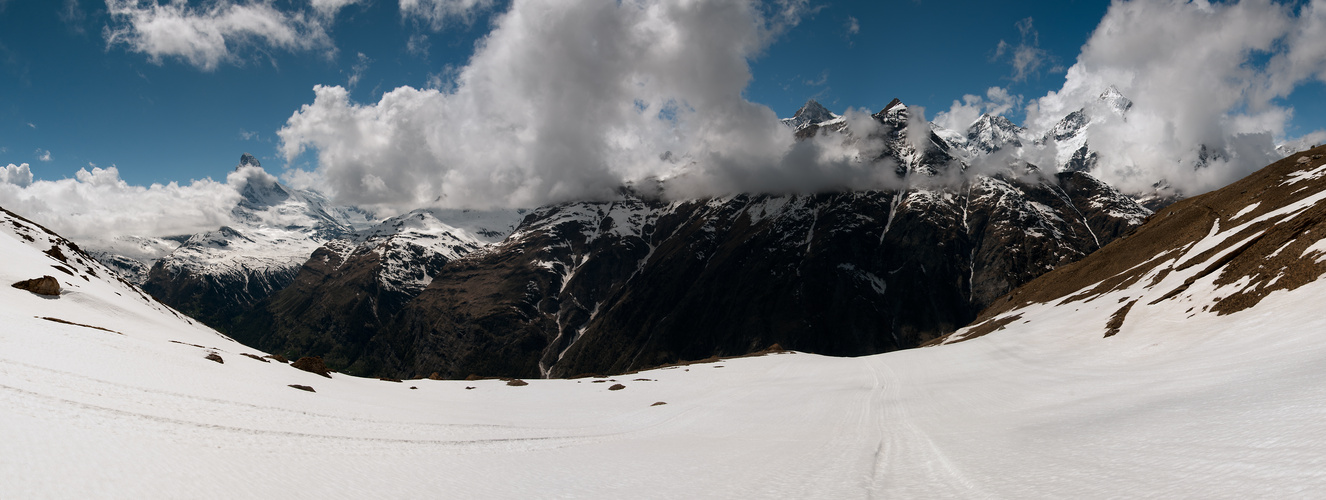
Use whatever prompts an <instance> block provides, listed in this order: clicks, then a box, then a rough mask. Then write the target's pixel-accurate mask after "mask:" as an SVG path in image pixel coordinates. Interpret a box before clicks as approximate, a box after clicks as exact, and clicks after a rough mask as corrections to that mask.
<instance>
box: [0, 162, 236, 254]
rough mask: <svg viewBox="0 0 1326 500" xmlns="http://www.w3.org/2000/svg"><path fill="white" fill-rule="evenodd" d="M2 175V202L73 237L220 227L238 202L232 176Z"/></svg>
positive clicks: (99, 171) (12, 171) (108, 171)
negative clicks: (152, 180) (140, 181)
mask: <svg viewBox="0 0 1326 500" xmlns="http://www.w3.org/2000/svg"><path fill="white" fill-rule="evenodd" d="M3 172H4V173H3V174H2V175H0V181H3V182H0V206H4V207H5V208H6V209H9V210H11V211H13V212H15V213H18V214H21V215H23V216H24V217H28V218H30V219H32V220H35V221H37V222H40V223H42V224H44V225H46V226H47V227H49V228H51V229H52V230H54V231H56V232H58V233H60V234H61V235H63V236H65V237H67V238H71V239H73V240H75V241H89V240H95V239H102V238H111V237H114V236H123V235H136V236H170V235H179V234H191V233H196V232H200V231H205V230H212V229H216V228H217V227H219V226H221V225H223V224H225V223H226V222H227V221H229V220H230V210H231V209H232V208H234V207H235V204H236V203H238V202H239V197H240V195H239V191H238V190H237V188H236V187H235V186H232V185H231V184H234V183H235V182H237V181H236V180H234V179H232V180H230V181H229V183H220V182H216V181H213V180H210V179H204V180H198V181H193V182H191V183H189V184H187V185H181V184H178V183H175V182H172V183H170V184H152V185H151V186H146V187H144V186H134V185H130V184H129V183H127V182H125V181H124V180H123V179H120V173H119V170H118V169H116V168H115V167H107V168H92V169H91V170H88V169H79V171H78V172H77V173H75V175H74V178H72V179H60V180H56V181H47V180H33V178H32V173H31V171H30V170H29V168H28V166H27V165H26V164H24V165H19V166H18V167H14V166H13V165H10V166H8V167H5V169H4V170H3Z"/></svg>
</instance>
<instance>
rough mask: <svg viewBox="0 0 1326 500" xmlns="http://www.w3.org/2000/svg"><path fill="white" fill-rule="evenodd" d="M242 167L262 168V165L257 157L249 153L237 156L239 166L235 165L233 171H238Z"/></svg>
mask: <svg viewBox="0 0 1326 500" xmlns="http://www.w3.org/2000/svg"><path fill="white" fill-rule="evenodd" d="M243 167H258V168H262V163H261V162H259V161H258V158H257V157H255V156H253V155H251V154H249V153H244V154H242V155H239V165H235V170H239V169H241V168H243Z"/></svg>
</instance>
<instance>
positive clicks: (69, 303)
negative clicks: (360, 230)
mask: <svg viewBox="0 0 1326 500" xmlns="http://www.w3.org/2000/svg"><path fill="white" fill-rule="evenodd" d="M1069 175H1071V176H1076V175H1080V173H1069ZM1070 178H1072V177H1070ZM1046 189H1048V187H1047V188H1046ZM905 194H907V196H906V198H911V197H913V196H916V197H918V198H920V197H930V196H940V195H942V194H943V193H939V192H937V191H936V192H930V193H929V194H925V195H921V194H916V193H905ZM853 195H855V193H837V194H825V195H818V196H824V197H833V196H853ZM732 199H736V197H733V198H732ZM798 199H799V198H798ZM725 200H726V199H725ZM725 200H718V201H712V200H709V201H703V202H701V201H695V202H690V203H693V204H696V205H700V206H702V207H709V208H710V209H713V210H721V209H723V207H725V206H728V205H727V203H728V202H729V201H725ZM752 200H754V198H752ZM768 200H781V198H777V197H769V198H768V199H766V200H765V201H768ZM786 201H787V202H788V203H792V202H794V201H796V200H792V199H790V198H789V199H787V200H786ZM1324 201H1326V147H1319V148H1315V149H1312V150H1309V151H1306V152H1301V153H1295V154H1293V155H1291V156H1289V157H1287V158H1285V159H1284V160H1282V161H1279V162H1277V163H1275V164H1272V165H1270V166H1268V167H1267V168H1265V169H1262V170H1260V171H1258V172H1256V173H1254V174H1252V175H1251V176H1249V177H1247V178H1245V179H1243V180H1241V181H1238V182H1236V183H1234V184H1232V185H1230V186H1227V187H1225V188H1222V189H1220V190H1217V191H1214V192H1211V193H1207V194H1203V195H1200V196H1194V197H1191V198H1188V199H1185V200H1181V201H1179V202H1176V203H1174V204H1172V205H1169V206H1166V207H1165V208H1163V209H1162V210H1160V211H1159V212H1156V213H1155V214H1153V215H1152V216H1151V217H1150V218H1149V219H1148V220H1146V221H1145V222H1144V223H1143V224H1141V225H1140V226H1139V227H1137V228H1136V229H1135V230H1133V231H1130V232H1129V233H1128V234H1127V235H1125V236H1122V237H1119V238H1115V239H1114V240H1113V241H1112V242H1110V243H1108V244H1105V245H1104V246H1103V247H1102V248H1100V249H1098V250H1096V251H1094V252H1092V253H1090V254H1089V255H1086V256H1084V257H1082V258H1080V259H1077V260H1076V261H1075V262H1072V263H1066V264H1061V265H1057V266H1055V269H1053V270H1050V271H1048V272H1045V273H1044V274H1043V275H1041V276H1040V277H1039V278H1036V279H1032V280H1031V281H1029V282H1028V283H1027V284H1025V285H1023V286H1021V287H1017V288H1015V289H1013V290H1012V291H1011V292H1010V293H1007V294H1004V295H1002V296H1001V297H997V298H994V299H993V300H992V301H991V305H990V306H989V307H988V308H986V309H985V310H984V311H983V312H981V313H979V315H978V316H977V318H976V320H975V321H974V322H973V323H972V324H970V325H967V326H964V327H962V328H959V329H957V330H956V331H955V332H953V333H951V334H949V335H946V336H943V337H938V338H936V339H933V342H930V346H929V347H922V348H917V349H907V350H903V351H897V352H889V353H884V354H878V355H871V356H862V357H850V358H843V357H829V356H819V355H814V354H809V353H804V352H795V351H792V352H786V351H780V350H777V349H774V350H769V351H768V352H766V353H765V355H762V356H749V357H742V358H723V359H720V358H712V359H708V360H700V361H699V362H692V363H683V364H677V365H672V366H666V367H660V368H658V369H653V370H646V371H640V372H637V373H631V374H620V375H615V376H610V377H586V378H577V379H569V378H568V379H554V380H533V379H531V380H529V381H526V380H522V379H517V378H510V377H508V378H506V379H496V378H493V379H480V380H428V379H411V380H400V379H392V378H384V379H373V378H360V377H355V376H349V375H346V374H342V373H334V372H331V373H328V372H323V371H322V370H319V369H318V368H320V367H318V366H317V364H316V363H315V362H313V361H311V360H299V361H297V362H295V363H288V362H286V361H284V360H282V359H281V358H280V357H279V356H276V355H268V353H265V352H262V351H261V350H258V349H255V348H253V347H251V346H246V345H244V344H241V343H239V342H236V341H235V340H233V339H231V338H229V337H227V336H226V335H224V334H222V333H220V332H217V331H216V330H213V329H211V328H209V327H207V326H204V325H202V324H199V323H198V322H196V321H193V320H192V319H191V318H189V317H188V316H186V315H183V314H181V313H179V312H178V311H175V310H174V309H172V308H170V307H168V306H166V305H164V304H162V303H160V302H159V301H157V300H156V299H154V298H152V297H151V296H150V295H148V294H146V293H145V292H143V291H142V289H141V288H139V287H138V286H136V285H134V284H132V283H130V282H128V281H127V280H124V279H122V278H121V277H120V276H119V275H118V273H117V272H116V271H114V270H113V269H110V268H109V267H107V266H104V265H102V264H101V263H99V262H97V261H96V260H94V259H93V258H92V257H91V256H90V255H89V254H88V253H87V252H84V251H83V250H82V249H81V248H80V247H79V245H77V244H75V243H73V242H70V241H68V240H66V239H64V238H62V237H60V236H59V235H58V234H56V233H54V232H52V231H49V230H47V229H46V228H44V227H42V226H40V225H39V224H36V223H34V222H32V221H29V220H27V219H25V218H23V217H22V216H21V215H19V214H14V213H11V212H9V211H6V210H0V256H3V257H4V258H3V259H0V282H3V284H7V285H10V286H3V287H0V303H3V304H4V307H0V324H4V325H5V327H3V328H0V346H3V349H0V402H3V404H0V422H4V425H0V456H2V457H6V458H8V460H0V478H3V481H0V496H4V497H10V496H15V497H24V496H30V495H31V494H32V493H33V492H37V494H50V495H51V496H59V497H65V496H68V497H83V496H112V497H121V496H123V497H130V496H132V497H141V496H175V495H178V494H181V493H183V494H187V495H190V496H241V495H242V496H255V495H256V496H263V495H271V494H272V492H283V493H281V494H283V495H294V496H310V497H326V496H340V495H347V494H351V495H360V494H369V495H378V496H400V497H417V496H429V495H436V493H437V492H439V491H445V492H447V494H448V495H456V496H500V497H514V496H530V495H533V496H539V495H540V494H544V493H549V492H552V493H553V494H557V493H562V492H573V493H574V494H575V495H576V496H582V497H592V498H620V497H623V496H629V497H647V496H666V497H683V498H694V497H733V496H748V495H750V494H751V492H759V494H768V495H771V496H792V497H829V498H843V497H863V496H866V497H875V496H880V497H908V498H940V497H942V498H949V497H993V498H1093V497H1103V496H1122V497H1156V496H1159V497H1200V498H1224V497H1228V498H1293V497H1309V498H1310V497H1317V496H1320V494H1321V493H1322V492H1326V476H1324V475H1323V474H1322V471H1321V467H1320V464H1321V463H1323V462H1324V461H1326V451H1323V450H1326V438H1324V436H1326V420H1323V419H1322V418H1321V416H1322V415H1323V414H1326V396H1323V393H1322V391H1321V390H1320V387H1321V386H1322V385H1323V384H1326V371H1323V370H1322V369H1321V366H1322V361H1323V360H1326V337H1323V336H1322V335H1321V334H1320V333H1321V332H1322V331H1326V317H1323V316H1322V315H1321V314H1320V312H1319V310H1318V308H1319V307H1320V304H1321V303H1322V301H1323V300H1324V299H1326V280H1322V279H1321V277H1322V275H1323V274H1326V212H1324V210H1326V209H1324V208H1323V207H1324V206H1326V205H1323V202H1324ZM640 203H642V204H647V203H652V202H646V201H642V202H640ZM905 203H907V199H903V200H902V201H900V204H905ZM640 206H641V205H636V204H624V205H622V206H620V207H618V206H606V205H604V206H596V207H595V208H599V209H602V210H601V211H594V212H589V211H577V212H571V211H569V209H567V208H566V207H561V208H559V207H543V208H540V209H537V210H535V211H532V212H530V213H528V214H525V219H522V222H521V226H522V227H527V228H529V229H528V230H526V229H517V230H516V231H515V232H514V233H513V234H512V235H510V236H508V237H507V238H505V239H501V241H502V242H500V243H496V244H490V245H489V246H486V247H483V248H481V249H479V250H476V251H474V252H470V253H469V254H466V255H464V256H459V257H458V258H455V259H452V260H449V261H448V263H446V264H444V265H443V266H442V269H441V270H440V271H439V272H438V274H437V275H435V276H434V278H433V280H432V281H431V282H430V283H429V284H428V285H427V286H425V287H424V290H423V292H421V294H420V295H419V297H425V296H428V295H431V294H435V293H449V292H445V291H444V289H447V288H452V287H453V285H442V284H441V280H450V281H451V282H457V281H459V279H458V278H454V277H453V278H448V276H452V275H453V274H459V273H461V272H472V273H473V274H472V275H473V276H476V277H478V276H485V275H486V276H493V274H491V273H490V272H488V271H485V269H487V267H486V264H484V262H487V261H485V260H483V259H478V258H479V257H484V258H496V257H489V256H491V255H503V254H505V255H507V256H510V258H509V259H507V260H505V261H503V262H508V263H510V264H509V265H508V267H507V268H506V269H508V270H510V271H511V272H513V273H522V272H524V271H522V270H521V269H522V267H521V265H520V263H521V262H524V260H522V259H523V257H521V256H523V255H527V254H529V251H518V250H516V249H515V248H514V246H515V245H516V243H515V242H517V241H523V242H525V245H526V246H533V245H544V244H546V243H549V242H550V241H549V240H544V239H540V236H537V235H536V234H537V233H536V231H535V229H534V228H535V226H536V225H535V224H532V223H531V224H526V223H525V222H526V221H528V220H531V219H533V220H544V221H548V222H551V221H555V220H561V221H562V224H560V226H562V227H565V229H566V230H567V231H577V232H580V235H581V236H585V237H586V238H587V239H588V235H586V234H585V233H583V231H581V230H582V229H583V227H582V226H580V225H577V224H565V223H567V222H575V221H581V220H591V221H593V220H597V221H599V225H598V226H597V227H598V228H602V230H601V231H600V232H598V233H595V234H596V235H597V236H596V237H595V238H593V239H592V241H591V242H590V243H589V245H588V246H589V247H594V246H595V245H597V242H616V241H621V240H622V239H625V238H628V237H630V236H631V235H632V234H634V233H629V232H626V231H624V230H623V232H622V233H621V238H613V239H604V235H605V234H607V233H610V232H614V231H615V228H617V227H618V226H616V225H615V224H606V223H605V222H604V221H607V220H608V219H609V218H611V219H612V220H613V221H616V220H618V219H619V218H620V219H621V220H623V221H625V222H623V223H622V225H623V226H624V227H633V224H636V223H635V222H630V221H631V220H632V216H633V214H638V213H641V211H638V210H637V208H639V207H640ZM644 206H646V207H647V205H644ZM558 210H563V211H561V212H559V211H558ZM640 210H644V209H643V208H641V209H640ZM682 210H683V209H682V208H680V207H679V208H676V209H674V211H673V212H669V213H678V212H681V213H686V214H689V213H693V212H682ZM692 210H696V211H702V210H703V208H700V207H696V208H694V209H692ZM745 213H747V214H749V213H750V212H745ZM559 214H560V215H559ZM416 215H418V214H416ZM435 215H436V214H435ZM443 215H444V216H445V215H446V214H443ZM666 217H667V214H665V215H664V216H662V217H660V218H658V219H656V220H654V222H653V223H652V224H653V227H655V228H656V229H655V231H665V230H664V229H662V228H663V227H664V225H665V224H666V223H665V222H664V220H665V218H666ZM416 220H417V221H419V222H414V221H416ZM687 220H690V219H687ZM705 220H721V219H714V218H706V219H705ZM816 220H823V219H822V218H820V219H816ZM395 223H400V225H401V228H405V227H411V226H412V227H413V229H411V230H412V231H416V232H418V233H419V234H423V233H429V232H430V229H429V228H440V226H437V225H435V224H434V223H432V222H431V221H430V220H429V218H428V216H427V215H425V216H424V217H423V218H417V217H416V216H415V215H412V216H407V217H405V218H404V219H397V220H396V222H395ZM395 223H393V224H395ZM897 223H898V221H897V220H895V224H897ZM639 224H640V225H641V227H644V226H645V225H646V223H645V222H643V221H642V222H640V223H639ZM475 225H478V226H486V225H487V223H486V222H485V223H476V224H475ZM682 225H683V226H684V224H682ZM757 225H758V224H757ZM558 226H559V224H553V225H552V227H558ZM816 226H817V227H818V224H816ZM886 226H887V222H886ZM449 227H452V228H456V229H459V230H466V231H468V229H465V227H466V226H464V225H463V224H461V225H449ZM469 227H474V226H469ZM539 227H543V226H539ZM897 227H901V226H895V227H889V233H890V234H892V233H893V231H895V230H896V229H897ZM1047 229H1048V228H1047ZM701 232H705V231H701ZM716 232H717V231H716ZM816 232H817V233H818V232H819V231H818V230H817V231H816ZM1024 232H1029V231H1024ZM384 234H385V233H384ZM431 234H441V233H439V232H436V231H433V232H432V233H431ZM473 234H478V235H479V236H480V237H486V236H483V235H482V234H481V233H477V232H476V233H473ZM650 234H653V233H652V232H651V233H650ZM665 234H674V233H673V232H671V230H667V231H665ZM793 234H794V235H795V233H793ZM554 236H556V234H554ZM563 236H565V235H563ZM715 237H717V236H715ZM490 238H491V239H498V238H499V237H497V236H492V237H490ZM368 239H371V237H370V238H366V239H365V240H364V241H367V240H368ZM642 239H643V238H642ZM815 240H816V239H815V238H812V244H811V245H810V246H809V248H808V250H809V252H810V253H811V254H814V253H815V252H816V250H815V243H814V242H815ZM572 241H579V240H575V239H573V240H572ZM665 241H667V240H666V239H665ZM507 242H510V243H509V244H508V243H507ZM828 242H829V240H820V241H819V243H820V244H828ZM504 244H505V245H507V246H508V248H502V245H504ZM948 244H949V243H946V245H948ZM356 248H357V247H356ZM774 248H776V249H777V248H780V247H776V246H775V247H774ZM796 248H800V249H802V250H803V251H805V250H806V249H807V247H796ZM844 248H846V247H844ZM867 250H871V251H874V249H870V248H867ZM344 251H345V252H348V253H339V254H336V255H351V256H353V255H354V251H350V250H344ZM530 251H534V252H535V254H537V255H545V254H543V253H540V252H548V254H549V255H551V254H555V253H556V252H559V251H561V250H558V249H555V248H554V249H548V250H537V251H535V249H532V250H530ZM651 251H652V253H654V254H655V255H663V254H666V253H668V252H667V251H665V249H664V248H663V247H661V246H660V247H656V248H651ZM522 252H523V253H522ZM612 254H613V253H608V254H603V255H605V256H606V255H612ZM553 256H554V257H555V255H553ZM327 257H328V259H331V257H332V256H331V255H328V256H327ZM714 258H715V259H718V258H719V257H718V256H717V254H715V257H714ZM539 259H543V257H539ZM347 260H354V258H353V257H351V258H349V259H347ZM471 260H474V261H475V263H474V264H473V265H466V267H463V268H458V269H456V270H455V271H453V270H452V268H453V267H455V266H460V265H461V264H465V263H467V262H470V261H471ZM645 260H646V262H650V261H652V259H645ZM664 260H666V259H664ZM776 261H780V262H781V261H782V260H781V259H776ZM813 261H814V260H813V259H811V260H810V261H807V262H813ZM835 261H836V259H835V260H828V261H827V262H835ZM538 262H548V264H546V266H544V267H552V268H556V267H557V265H558V263H559V262H550V261H546V260H539V261H538ZM594 262H595V261H593V260H586V261H585V262H584V266H582V267H580V268H579V269H578V270H576V273H575V275H574V276H572V279H571V280H568V283H571V282H575V281H576V280H575V277H577V276H581V275H582V274H586V273H591V274H592V273H593V272H595V271H593V269H595V268H598V269H603V268H606V267H611V266H604V265H601V264H594ZM627 262H628V263H635V262H639V261H638V260H637V261H634V262H632V261H629V260H628V261H627ZM662 262H663V260H660V261H659V263H660V264H661V263H662ZM709 265H710V266H712V265H713V264H712V262H711V263H710V264H709ZM572 270H574V269H572ZM552 271H555V269H553V270H552ZM872 273H873V271H872ZM388 274H390V273H388ZM860 276H861V277H863V278H865V279H867V280H868V279H869V275H865V274H861V275H860ZM877 277H881V278H883V279H884V280H887V279H889V278H888V277H885V276H877ZM415 282H416V283H417V281H415ZM491 283H492V284H493V286H494V287H501V286H504V285H505V284H507V283H509V282H508V281H504V280H497V281H492V282H491ZM697 283H698V282H697ZM11 284H12V285H11ZM701 284H702V283H701ZM701 284H697V285H696V286H695V287H694V288H697V289H702V288H704V287H703V286H701ZM895 286H901V285H895V284H894V282H892V281H885V283H884V287H885V290H888V289H892V288H894V287H895ZM622 288H623V289H634V290H642V289H641V288H636V287H633V286H623V287H622ZM577 293H578V292H577ZM585 293H589V292H585ZM569 296H570V297H577V298H580V297H588V296H589V295H577V294H576V293H572V294H570V295H569ZM471 297H477V295H471ZM577 300H578V299H577ZM602 314H604V313H602V312H600V315H602ZM593 323H594V321H590V324H593ZM471 331H477V330H471ZM586 340H589V338H588V337H586V338H582V339H581V341H580V342H585V341H586ZM572 347H574V345H573V346H572ZM568 356H570V354H568ZM564 359H566V358H564ZM297 367H302V368H297ZM554 369H556V366H554ZM314 371H317V372H319V373H314ZM200 471H202V472H200Z"/></svg>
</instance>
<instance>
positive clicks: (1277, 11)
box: [1026, 0, 1326, 194]
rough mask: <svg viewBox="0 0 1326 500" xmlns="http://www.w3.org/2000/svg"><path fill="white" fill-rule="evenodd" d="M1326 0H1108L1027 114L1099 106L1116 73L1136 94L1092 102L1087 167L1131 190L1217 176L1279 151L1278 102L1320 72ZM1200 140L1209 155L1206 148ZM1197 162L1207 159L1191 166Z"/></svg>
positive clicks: (1030, 120)
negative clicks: (1122, 110)
mask: <svg viewBox="0 0 1326 500" xmlns="http://www.w3.org/2000/svg"><path fill="white" fill-rule="evenodd" d="M1323 40H1326V1H1324V0H1312V1H1310V2H1307V3H1303V4H1301V5H1300V6H1299V7H1297V8H1295V7H1293V6H1292V5H1290V4H1282V3H1276V2H1272V1H1270V0H1242V1H1239V2H1229V3H1208V2H1206V1H1201V0H1197V1H1184V0H1137V1H1129V2H1125V1H1119V0H1116V1H1115V2H1114V3H1112V4H1111V6H1110V8H1109V10H1108V12H1107V13H1106V15H1105V17H1104V19H1102V20H1101V23H1100V25H1099V26H1098V27H1097V28H1096V30H1095V32H1093V33H1092V35H1091V38H1090V39H1089V40H1088V41H1087V43H1086V45H1085V46H1083V48H1082V52H1081V54H1080V55H1079V56H1078V58H1077V61H1076V64H1074V65H1073V66H1072V67H1071V68H1069V69H1068V73H1067V76H1066V81H1065V83H1064V85H1063V87H1062V88H1061V89H1060V90H1058V91H1055V92H1050V93H1049V94H1047V95H1046V96H1044V97H1041V98H1039V99H1035V100H1033V101H1032V102H1030V103H1029V105H1028V107H1027V114H1026V117H1027V118H1026V125H1027V126H1028V127H1029V128H1030V129H1031V130H1032V131H1033V132H1036V133H1041V132H1043V131H1045V130H1048V129H1049V128H1050V127H1052V126H1054V124H1055V123H1056V122H1057V121H1058V120H1060V119H1061V118H1062V117H1063V116H1064V115H1066V114H1068V113H1070V112H1072V111H1075V110H1077V109H1082V108H1087V109H1088V110H1090V109H1091V108H1092V107H1095V106H1098V105H1099V104H1098V99H1097V98H1098V96H1099V95H1100V94H1101V92H1102V90H1104V89H1106V88H1108V87H1109V86H1111V85H1113V86H1115V87H1117V88H1118V90H1119V91H1120V92H1121V93H1122V94H1123V95H1125V96H1127V97H1128V98H1129V99H1131V100H1132V101H1133V104H1134V106H1133V107H1132V109H1131V110H1129V111H1128V113H1127V114H1126V116H1125V117H1118V116H1114V115H1112V114H1111V113H1108V112H1103V111H1097V112H1095V113H1094V116H1095V117H1096V118H1097V121H1096V122H1095V123H1093V124H1092V128H1091V131H1090V145H1091V147H1092V149H1095V150H1097V151H1101V152H1102V153H1101V159H1100V160H1101V161H1100V163H1099V164H1098V167H1097V170H1096V171H1095V172H1094V173H1095V174H1097V175H1098V176H1099V177H1101V178H1102V179H1104V180H1106V181H1107V182H1111V183H1113V184H1115V185H1116V186H1118V187H1120V188H1122V189H1124V190H1126V191H1142V190H1146V189H1149V188H1150V186H1151V184H1152V183H1154V182H1156V181H1159V180H1165V181H1167V182H1169V183H1170V184H1171V185H1173V186H1174V187H1176V188H1179V189H1180V190H1182V191H1184V192H1185V193H1188V194H1197V193H1201V192H1205V191H1209V190H1211V189H1215V188H1218V187H1221V186H1223V185H1225V184H1228V183H1229V182H1232V181H1234V180H1237V179H1239V178H1241V177H1243V176H1245V175H1247V174H1249V173H1251V172H1252V171H1253V170H1255V169H1257V168H1260V167H1262V166H1264V165H1266V164H1267V163H1269V162H1271V161H1273V160H1275V159H1277V158H1279V154H1278V153H1277V152H1276V151H1275V146H1276V144H1277V142H1278V141H1289V142H1293V139H1294V138H1286V136H1285V135H1286V130H1287V128H1288V126H1289V124H1290V120H1291V119H1292V117H1293V110H1292V109H1290V108H1288V107H1285V106H1284V105H1282V104H1280V103H1278V102H1277V99H1279V98H1283V97H1286V96H1288V95H1289V94H1291V93H1292V92H1293V91H1294V89H1296V88H1298V87H1299V86H1301V85H1303V84H1304V83H1308V82H1310V81H1313V80H1316V81H1323V82H1326V43H1323ZM1203 146H1205V147H1206V150H1207V158H1206V159H1203V158H1201V151H1202V149H1203ZM1199 165H1204V166H1201V167H1200V168H1198V166H1199Z"/></svg>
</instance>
